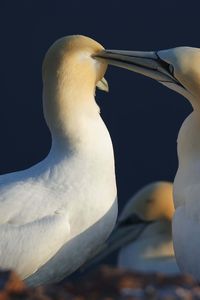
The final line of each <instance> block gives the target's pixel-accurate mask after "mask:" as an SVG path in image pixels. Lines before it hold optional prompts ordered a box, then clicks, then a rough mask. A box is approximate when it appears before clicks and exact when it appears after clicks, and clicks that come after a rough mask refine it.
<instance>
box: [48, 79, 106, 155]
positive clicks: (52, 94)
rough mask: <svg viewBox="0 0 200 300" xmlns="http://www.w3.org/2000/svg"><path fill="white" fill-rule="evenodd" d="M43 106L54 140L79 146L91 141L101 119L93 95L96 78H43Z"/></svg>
mask: <svg viewBox="0 0 200 300" xmlns="http://www.w3.org/2000/svg"><path fill="white" fill-rule="evenodd" d="M43 110H44V116H45V120H46V122H47V125H48V127H49V129H50V131H51V135H52V141H53V144H55V143H57V144H59V145H65V146H66V144H67V145H68V147H71V148H73V149H74V148H76V147H80V145H81V144H86V143H88V142H89V141H88V140H89V139H91V135H94V134H95V133H94V126H97V124H98V123H99V122H102V120H101V118H100V115H99V107H98V105H97V104H96V102H95V99H94V82H87V84H81V82H80V83H79V82H77V80H72V79H71V80H63V81H62V80H57V81H56V80H51V78H50V79H48V80H46V82H44V89H43Z"/></svg>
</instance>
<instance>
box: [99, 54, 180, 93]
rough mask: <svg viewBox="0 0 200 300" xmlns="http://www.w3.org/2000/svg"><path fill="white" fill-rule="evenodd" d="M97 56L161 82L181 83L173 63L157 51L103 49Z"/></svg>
mask: <svg viewBox="0 0 200 300" xmlns="http://www.w3.org/2000/svg"><path fill="white" fill-rule="evenodd" d="M95 57H96V58H100V59H106V61H107V62H108V63H109V64H111V65H113V66H117V67H121V68H125V69H128V70H130V71H133V72H136V73H140V74H143V75H145V76H147V77H150V78H152V79H155V80H157V81H159V82H161V83H167V82H168V83H173V84H176V85H178V86H181V87H183V86H182V85H181V83H180V82H179V81H178V80H177V79H176V78H175V77H174V76H173V70H171V69H170V67H171V65H169V64H168V63H166V62H165V61H164V60H162V59H161V58H160V57H159V54H158V53H157V52H141V51H121V50H103V51H101V52H99V53H98V54H96V55H95Z"/></svg>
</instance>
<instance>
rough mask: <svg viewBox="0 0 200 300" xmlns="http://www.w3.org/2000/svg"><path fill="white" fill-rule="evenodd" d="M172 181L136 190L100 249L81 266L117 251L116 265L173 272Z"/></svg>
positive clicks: (176, 271)
mask: <svg viewBox="0 0 200 300" xmlns="http://www.w3.org/2000/svg"><path fill="white" fill-rule="evenodd" d="M172 188H173V185H172V183H170V182H165V181H158V182H154V183H151V184H148V185H146V186H145V187H143V188H142V189H141V190H139V191H138V192H137V193H136V194H135V195H134V196H133V197H131V199H130V200H129V201H128V202H127V204H126V205H125V207H124V209H123V211H122V213H121V214H120V216H119V220H118V224H117V225H116V228H115V229H114V231H113V233H112V234H111V236H110V238H109V239H108V241H107V242H106V243H105V244H104V245H103V246H102V248H101V251H100V253H99V254H98V256H96V257H95V258H94V259H93V260H91V261H90V262H88V264H86V265H85V267H83V270H86V269H87V268H90V267H91V266H94V264H97V262H102V260H103V259H104V258H106V257H107V256H109V255H111V254H113V252H114V251H117V250H118V251H119V252H118V260H117V265H118V266H119V267H120V268H125V269H129V270H135V271H142V272H162V273H165V274H171V275H172V274H177V273H179V272H180V271H179V268H178V266H177V264H176V260H175V257H174V250H173V242H172V224H171V222H172V216H173V213H174V205H173V196H172Z"/></svg>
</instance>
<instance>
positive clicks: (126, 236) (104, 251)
mask: <svg viewBox="0 0 200 300" xmlns="http://www.w3.org/2000/svg"><path fill="white" fill-rule="evenodd" d="M146 226H147V224H146V223H141V224H137V226H135V224H133V225H132V226H131V225H130V226H126V227H121V226H116V228H115V229H114V230H113V232H112V234H111V236H110V237H109V239H108V240H107V241H106V242H105V243H104V244H103V245H101V247H100V248H99V249H98V250H99V251H98V253H96V256H95V257H93V258H91V259H89V260H88V261H87V262H86V263H85V264H84V265H83V266H82V267H81V271H85V270H87V269H88V268H90V267H91V266H93V265H94V264H97V263H99V262H100V261H102V260H103V259H104V258H106V257H107V256H108V255H110V254H111V253H113V252H115V251H117V250H119V249H120V248H121V247H124V246H126V245H127V244H129V243H130V242H131V241H133V240H134V239H137V238H138V236H139V235H140V234H141V233H142V232H143V230H144V229H145V228H146Z"/></svg>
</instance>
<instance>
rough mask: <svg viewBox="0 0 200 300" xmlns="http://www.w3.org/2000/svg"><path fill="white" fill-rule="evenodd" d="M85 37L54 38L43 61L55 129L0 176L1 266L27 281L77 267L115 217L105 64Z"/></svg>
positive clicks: (48, 114)
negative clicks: (103, 111)
mask: <svg viewBox="0 0 200 300" xmlns="http://www.w3.org/2000/svg"><path fill="white" fill-rule="evenodd" d="M102 49H103V47H102V46H101V45H100V44H98V43H97V42H95V41H93V40H92V39H89V38H87V37H84V36H69V37H65V38H62V39H60V40H58V41H57V42H56V43H55V44H53V46H51V48H50V50H49V51H48V52H47V54H46V56H45V59H44V63H43V107H44V115H45V119H46V122H47V124H48V127H49V129H50V131H51V134H52V147H51V150H50V152H49V154H48V156H47V157H46V158H45V159H44V160H43V161H41V162H39V163H38V164H37V165H35V166H33V167H31V168H29V169H27V170H24V171H20V172H15V173H11V174H6V175H2V176H0V253H1V255H0V268H6V269H7V268H12V269H14V270H15V271H16V272H17V273H18V274H19V275H20V276H21V277H22V278H23V279H25V280H26V282H27V283H28V284H29V285H39V284H43V283H49V282H55V281H58V280H60V279H62V278H63V277H64V276H66V275H68V274H70V273H71V272H73V271H75V270H76V269H77V268H78V267H79V266H80V265H81V264H82V263H84V261H85V260H86V259H88V257H89V256H90V255H91V254H92V253H93V252H94V251H95V250H96V248H97V247H99V245H100V244H101V243H102V242H103V241H105V239H106V238H107V237H108V235H109V234H110V232H111V231H112V228H113V227H114V224H115V220H116V215H117V202H116V201H117V200H116V182H115V168H114V156H113V148H112V142H111V139H110V135H109V133H108V130H107V128H106V126H105V124H104V122H103V120H102V119H101V117H100V115H99V108H98V105H97V104H96V102H95V98H94V94H95V88H96V85H97V84H98V82H99V81H100V80H102V78H103V76H104V73H105V71H106V67H107V64H106V63H99V62H98V61H96V60H95V59H94V58H93V57H92V55H93V54H95V53H96V52H98V51H100V50H102Z"/></svg>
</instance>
